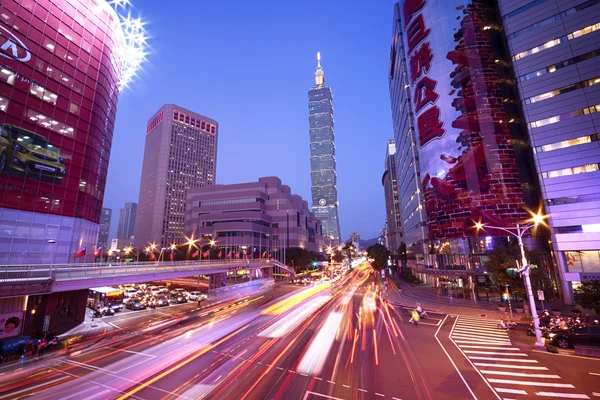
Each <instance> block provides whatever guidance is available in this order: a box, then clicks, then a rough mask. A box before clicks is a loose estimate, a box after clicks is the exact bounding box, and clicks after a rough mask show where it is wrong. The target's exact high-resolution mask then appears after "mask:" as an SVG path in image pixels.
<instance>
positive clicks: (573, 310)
mask: <svg viewBox="0 0 600 400" xmlns="http://www.w3.org/2000/svg"><path fill="white" fill-rule="evenodd" d="M571 312H572V313H573V314H581V310H578V309H576V308H573V309H572V310H571Z"/></svg>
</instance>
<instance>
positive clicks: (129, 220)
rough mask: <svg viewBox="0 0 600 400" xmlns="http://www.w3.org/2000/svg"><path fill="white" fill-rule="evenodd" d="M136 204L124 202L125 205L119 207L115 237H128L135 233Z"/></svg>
mask: <svg viewBox="0 0 600 400" xmlns="http://www.w3.org/2000/svg"><path fill="white" fill-rule="evenodd" d="M137 206H138V205H137V203H125V207H123V208H121V212H120V213H119V226H118V228H117V239H130V238H131V237H132V236H133V235H134V234H135V217H136V215H137Z"/></svg>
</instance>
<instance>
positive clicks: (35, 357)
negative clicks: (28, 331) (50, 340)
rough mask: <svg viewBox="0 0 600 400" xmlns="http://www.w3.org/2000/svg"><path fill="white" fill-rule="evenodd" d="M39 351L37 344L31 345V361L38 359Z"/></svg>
mask: <svg viewBox="0 0 600 400" xmlns="http://www.w3.org/2000/svg"><path fill="white" fill-rule="evenodd" d="M39 351H40V348H39V347H38V344H37V343H34V344H33V359H34V360H37V359H38V352H39Z"/></svg>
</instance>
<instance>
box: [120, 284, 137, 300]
mask: <svg viewBox="0 0 600 400" xmlns="http://www.w3.org/2000/svg"><path fill="white" fill-rule="evenodd" d="M123 294H124V296H125V298H126V299H131V298H134V297H136V296H137V295H138V291H137V289H134V288H132V287H128V288H127V289H125V291H124V293H123ZM125 301H127V300H125Z"/></svg>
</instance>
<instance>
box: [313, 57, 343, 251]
mask: <svg viewBox="0 0 600 400" xmlns="http://www.w3.org/2000/svg"><path fill="white" fill-rule="evenodd" d="M317 62H318V64H317V70H316V72H315V86H314V87H313V88H312V89H310V90H309V91H308V110H309V123H310V130H309V134H310V180H311V192H312V212H313V213H314V214H315V216H316V217H317V218H318V219H319V220H321V221H322V224H323V237H324V239H325V240H326V241H328V244H331V243H339V242H340V222H339V218H338V199H337V186H336V181H337V174H336V166H335V135H334V131H333V94H332V93H331V88H329V87H328V86H325V74H324V73H323V69H322V68H321V56H320V54H317Z"/></svg>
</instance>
